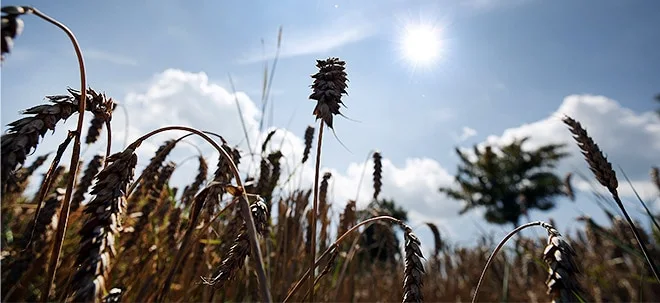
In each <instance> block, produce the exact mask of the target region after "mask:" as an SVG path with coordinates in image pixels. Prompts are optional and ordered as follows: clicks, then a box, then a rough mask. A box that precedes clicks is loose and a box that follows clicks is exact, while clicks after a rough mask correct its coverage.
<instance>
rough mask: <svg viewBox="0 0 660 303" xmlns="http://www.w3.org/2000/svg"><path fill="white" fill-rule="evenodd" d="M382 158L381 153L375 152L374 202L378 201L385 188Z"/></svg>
mask: <svg viewBox="0 0 660 303" xmlns="http://www.w3.org/2000/svg"><path fill="white" fill-rule="evenodd" d="M382 158H383V157H382V156H381V155H380V152H374V154H373V159H374V173H373V177H374V196H373V198H374V201H377V200H378V195H379V194H380V190H381V188H382V187H383V181H382V180H383V163H382V162H381V160H382Z"/></svg>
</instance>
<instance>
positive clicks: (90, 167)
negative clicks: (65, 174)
mask: <svg viewBox="0 0 660 303" xmlns="http://www.w3.org/2000/svg"><path fill="white" fill-rule="evenodd" d="M104 160H105V157H104V156H102V155H96V156H94V158H92V160H91V161H89V164H87V168H86V169H85V172H84V173H83V176H82V178H80V183H78V186H77V187H76V191H75V192H74V193H73V196H72V197H71V211H74V212H75V211H77V210H78V208H79V207H80V203H82V202H83V200H85V193H87V190H88V189H89V187H90V186H92V182H93V181H94V177H96V174H98V173H99V171H100V170H101V167H102V166H103V163H104V162H105V161H104Z"/></svg>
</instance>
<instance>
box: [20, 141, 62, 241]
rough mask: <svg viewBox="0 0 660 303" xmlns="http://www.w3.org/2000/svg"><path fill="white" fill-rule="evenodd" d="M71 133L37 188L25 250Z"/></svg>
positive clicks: (59, 148) (58, 149) (32, 235)
mask: <svg viewBox="0 0 660 303" xmlns="http://www.w3.org/2000/svg"><path fill="white" fill-rule="evenodd" d="M73 136H74V135H73V132H69V135H68V136H67V137H66V140H64V142H62V144H60V146H59V147H58V148H57V153H56V154H55V158H53V162H52V163H51V164H50V168H48V171H47V172H46V176H45V177H44V184H43V186H41V188H39V193H38V195H37V198H36V200H35V201H36V202H37V210H36V211H35V212H34V219H33V220H32V226H33V227H32V231H31V232H30V238H29V239H28V241H27V245H26V246H25V249H28V247H30V243H32V238H33V237H34V227H35V226H36V224H37V219H38V218H39V214H40V213H41V204H42V202H43V201H44V199H45V198H46V195H47V194H48V192H49V190H50V187H51V186H52V185H53V180H54V178H53V172H54V171H55V168H56V167H57V166H58V165H60V159H61V158H62V154H63V153H64V150H66V148H67V147H68V146H69V143H71V139H73Z"/></svg>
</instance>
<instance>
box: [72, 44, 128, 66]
mask: <svg viewBox="0 0 660 303" xmlns="http://www.w3.org/2000/svg"><path fill="white" fill-rule="evenodd" d="M83 54H84V56H85V58H87V59H91V60H100V61H106V62H109V63H113V64H118V65H130V66H137V65H138V62H137V60H135V59H133V58H131V57H128V56H124V55H121V54H115V53H110V52H106V51H102V50H99V49H93V48H92V49H85V50H83Z"/></svg>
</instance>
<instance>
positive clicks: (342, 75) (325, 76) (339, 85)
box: [309, 58, 348, 302]
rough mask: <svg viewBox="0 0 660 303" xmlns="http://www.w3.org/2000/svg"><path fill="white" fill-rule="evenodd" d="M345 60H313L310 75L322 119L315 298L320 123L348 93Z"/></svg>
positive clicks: (329, 122)
mask: <svg viewBox="0 0 660 303" xmlns="http://www.w3.org/2000/svg"><path fill="white" fill-rule="evenodd" d="M345 65H346V62H344V61H341V60H339V59H338V58H328V59H326V60H316V67H317V68H318V69H319V71H318V72H317V73H316V74H314V75H312V78H314V82H313V83H312V91H313V92H312V94H311V95H309V99H312V100H316V107H314V111H313V113H312V114H313V115H314V116H316V120H319V119H320V120H321V122H320V123H319V136H318V144H317V149H316V165H315V171H314V200H313V204H312V219H311V221H310V222H311V224H312V226H311V231H310V232H311V236H312V239H311V254H310V258H309V262H310V267H309V268H310V271H311V277H310V279H309V287H310V289H311V292H310V294H309V299H310V301H311V302H314V264H315V260H316V215H317V213H318V196H319V171H320V168H321V144H322V142H323V126H324V123H325V124H326V125H328V127H329V128H330V129H332V128H333V124H332V122H333V118H334V115H339V114H341V113H340V112H339V108H340V105H341V104H343V103H342V101H341V97H342V95H344V94H347V92H346V87H347V84H346V82H348V79H347V78H346V76H347V74H346V72H345V67H344V66H345Z"/></svg>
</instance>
